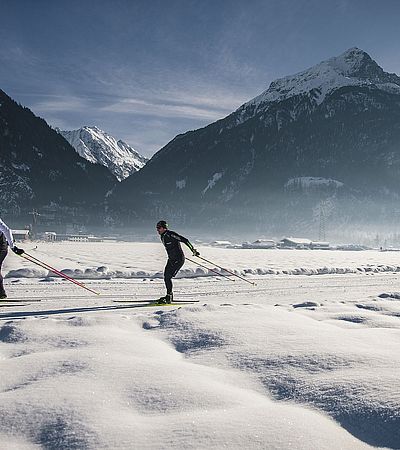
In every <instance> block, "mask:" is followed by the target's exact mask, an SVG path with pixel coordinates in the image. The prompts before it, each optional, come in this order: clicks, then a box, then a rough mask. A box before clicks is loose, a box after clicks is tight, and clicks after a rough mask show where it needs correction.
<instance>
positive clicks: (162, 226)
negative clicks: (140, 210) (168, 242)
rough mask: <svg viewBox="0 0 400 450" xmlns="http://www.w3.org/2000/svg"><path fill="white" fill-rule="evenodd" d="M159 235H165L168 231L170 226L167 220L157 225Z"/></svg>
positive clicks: (160, 221)
mask: <svg viewBox="0 0 400 450" xmlns="http://www.w3.org/2000/svg"><path fill="white" fill-rule="evenodd" d="M156 228H157V232H158V234H163V233H164V231H166V230H167V229H168V224H167V222H166V221H165V220H159V221H158V222H157V225H156Z"/></svg>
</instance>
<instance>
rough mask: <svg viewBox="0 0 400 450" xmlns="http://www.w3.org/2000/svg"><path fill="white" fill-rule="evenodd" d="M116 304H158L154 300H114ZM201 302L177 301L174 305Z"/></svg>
mask: <svg viewBox="0 0 400 450" xmlns="http://www.w3.org/2000/svg"><path fill="white" fill-rule="evenodd" d="M112 301H113V302H115V303H153V304H154V303H156V301H154V300H148V299H147V300H145V299H139V300H112ZM199 301H200V300H175V301H174V302H172V303H173V304H175V303H176V304H180V303H198V302H199ZM172 303H158V304H159V305H170V304H172Z"/></svg>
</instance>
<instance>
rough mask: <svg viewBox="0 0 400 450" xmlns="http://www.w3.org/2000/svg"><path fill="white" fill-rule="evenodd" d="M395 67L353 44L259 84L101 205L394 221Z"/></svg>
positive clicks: (215, 217)
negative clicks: (322, 212) (324, 211)
mask: <svg viewBox="0 0 400 450" xmlns="http://www.w3.org/2000/svg"><path fill="white" fill-rule="evenodd" d="M399 145H400V78H399V77H398V76H397V75H395V74H390V73H386V72H385V71H384V70H383V69H382V68H381V67H380V66H379V65H378V64H377V63H376V62H375V61H374V60H372V59H371V57H370V56H369V55H368V54H367V53H365V52H364V51H362V50H360V49H358V48H351V49H349V50H347V51H346V52H345V53H343V54H342V55H340V56H337V57H334V58H331V59H328V60H327V61H324V62H321V63H319V64H317V65H316V66H314V67H312V68H310V69H307V70H305V71H303V72H300V73H298V74H296V75H292V76H288V77H284V78H281V79H278V80H276V81H274V82H272V83H271V85H270V87H269V88H268V89H267V90H266V91H265V92H263V93H261V95H259V96H257V97H256V98H254V99H252V100H250V101H249V102H247V103H245V104H244V105H242V106H241V107H240V108H238V109H237V110H236V111H235V112H233V113H232V114H230V115H229V116H227V117H226V118H224V119H221V120H218V121H217V122H215V123H212V124H210V125H208V126H207V127H205V128H201V129H199V130H195V131H190V132H187V133H185V134H182V135H179V136H177V137H176V138H175V139H173V140H172V141H171V142H169V143H168V144H167V145H166V146H165V147H164V148H162V149H161V150H160V151H159V152H158V153H156V154H155V155H154V156H153V158H152V159H151V160H150V161H149V162H148V163H147V164H146V166H145V167H144V168H143V169H142V170H141V171H139V172H137V173H134V174H133V175H132V176H130V177H129V178H128V179H126V180H124V181H122V182H121V183H119V184H118V185H117V186H116V187H115V188H114V189H113V191H112V193H111V195H110V196H109V197H108V199H107V203H108V205H109V206H110V207H111V208H112V209H113V210H114V211H115V214H119V215H120V216H121V218H125V219H124V220H125V221H126V222H129V220H130V218H131V217H136V219H135V220H137V218H151V220H154V219H156V218H160V217H162V218H166V219H167V220H169V221H170V222H174V223H182V224H185V223H186V224H194V223H196V224H204V225H207V226H211V227H213V226H215V225H218V224H225V225H227V224H229V225H230V226H231V227H233V228H234V227H237V226H241V227H243V228H244V229H245V228H246V227H249V226H250V227H257V229H260V230H274V229H278V228H279V227H280V229H282V227H284V228H285V229H287V230H288V231H290V230H293V229H296V230H299V229H304V230H309V229H312V228H313V227H314V229H315V220H316V219H315V216H316V214H315V211H316V210H318V208H319V209H320V207H321V205H324V204H325V203H326V202H328V203H329V205H330V206H329V208H328V209H329V211H330V215H331V218H332V221H335V223H337V224H339V225H343V226H346V224H349V223H352V224H357V223H360V224H363V225H365V224H366V223H374V222H375V221H379V220H386V221H390V220H394V217H395V215H396V214H398V213H396V212H395V211H397V210H399V208H398V207H397V202H398V199H399V196H400V183H399V175H400V147H399Z"/></svg>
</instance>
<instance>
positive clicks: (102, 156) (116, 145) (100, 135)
mask: <svg viewBox="0 0 400 450" xmlns="http://www.w3.org/2000/svg"><path fill="white" fill-rule="evenodd" d="M57 131H58V132H59V133H60V134H61V135H62V136H63V137H64V138H65V139H66V140H67V141H68V142H69V143H70V144H71V145H72V147H74V148H75V150H76V151H77V153H78V154H79V155H80V156H82V157H83V158H85V159H86V160H88V161H90V162H91V163H94V164H101V165H102V166H105V167H108V169H109V170H110V171H111V172H112V173H113V174H114V175H115V176H116V177H117V179H118V180H119V181H121V180H123V179H124V178H127V177H128V176H129V175H131V174H132V173H133V172H136V171H138V170H140V169H141V168H142V167H143V166H144V165H145V164H146V162H147V161H148V159H147V158H145V157H144V156H142V155H140V154H139V153H138V152H137V151H136V150H134V149H133V148H132V147H131V146H130V145H128V144H127V143H126V142H124V141H121V140H118V141H117V139H115V138H114V137H113V136H110V135H109V134H107V133H106V132H104V131H102V130H100V129H99V128H97V127H83V128H80V129H78V130H72V131H62V130H60V129H57Z"/></svg>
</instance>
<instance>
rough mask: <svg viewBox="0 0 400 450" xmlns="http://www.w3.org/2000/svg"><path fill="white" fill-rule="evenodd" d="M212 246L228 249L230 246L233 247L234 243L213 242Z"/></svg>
mask: <svg viewBox="0 0 400 450" xmlns="http://www.w3.org/2000/svg"><path fill="white" fill-rule="evenodd" d="M211 245H213V246H215V247H228V246H229V245H232V242H230V241H213V242H211Z"/></svg>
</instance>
